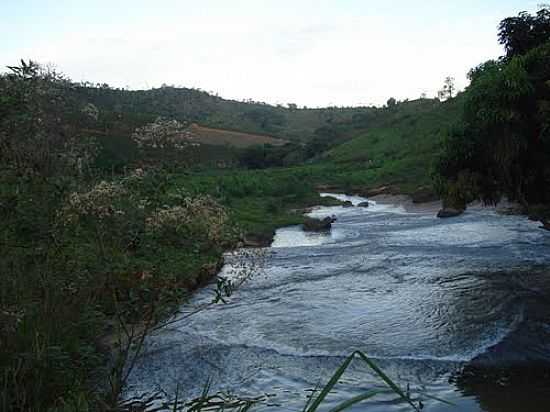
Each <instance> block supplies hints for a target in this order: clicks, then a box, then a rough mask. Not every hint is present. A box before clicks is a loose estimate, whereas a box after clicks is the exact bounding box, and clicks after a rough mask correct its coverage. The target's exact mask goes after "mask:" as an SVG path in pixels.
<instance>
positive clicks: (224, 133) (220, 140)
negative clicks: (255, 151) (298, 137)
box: [187, 123, 288, 148]
mask: <svg viewBox="0 0 550 412" xmlns="http://www.w3.org/2000/svg"><path fill="white" fill-rule="evenodd" d="M187 130H188V132H189V135H190V137H189V140H190V141H193V142H197V143H200V144H209V145H214V146H219V145H222V146H223V145H229V146H234V147H239V148H243V147H249V146H254V145H263V144H270V145H273V146H281V145H284V144H286V143H288V142H287V141H286V140H283V139H277V138H274V137H271V136H266V135H259V134H252V133H245V132H237V131H233V130H224V129H215V128H212V127H204V126H201V125H199V124H197V123H193V124H192V125H191V126H189V128H188V129H187Z"/></svg>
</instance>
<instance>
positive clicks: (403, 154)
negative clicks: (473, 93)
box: [322, 96, 462, 192]
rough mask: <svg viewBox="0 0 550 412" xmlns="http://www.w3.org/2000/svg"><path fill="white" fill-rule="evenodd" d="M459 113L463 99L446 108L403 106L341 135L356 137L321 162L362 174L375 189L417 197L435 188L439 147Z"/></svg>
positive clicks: (426, 102)
mask: <svg viewBox="0 0 550 412" xmlns="http://www.w3.org/2000/svg"><path fill="white" fill-rule="evenodd" d="M461 113H462V96H458V97H457V98H455V99H452V100H449V101H446V102H443V103H441V102H439V101H438V100H431V99H419V100H415V101H410V102H403V103H400V104H398V105H397V106H396V107H395V108H391V109H389V108H388V109H385V110H383V111H381V112H380V113H378V114H377V116H376V117H372V118H371V119H366V120H367V121H366V124H365V126H361V125H357V127H355V128H354V129H353V131H349V130H345V131H344V132H343V134H346V133H347V134H348V135H349V134H352V135H353V136H354V137H353V138H351V139H350V140H348V141H346V142H345V143H342V144H340V145H338V146H336V147H334V148H332V149H330V150H329V151H327V152H326V153H325V154H324V157H323V159H322V162H325V163H329V164H332V165H334V166H338V167H340V168H343V169H354V170H357V171H358V170H362V171H364V174H365V176H366V180H367V181H369V183H370V185H373V186H376V185H392V186H396V187H399V188H400V189H401V190H403V191H407V192H410V191H413V190H414V189H415V188H417V187H419V186H423V185H430V184H431V178H430V172H431V167H432V164H433V161H434V160H435V158H436V156H437V154H438V153H439V150H440V145H441V141H442V139H443V138H444V137H445V136H446V135H447V134H448V132H449V129H450V128H451V127H452V125H453V124H454V123H455V122H456V121H457V119H460V117H461ZM364 120H365V119H363V121H364ZM348 129H349V128H348Z"/></svg>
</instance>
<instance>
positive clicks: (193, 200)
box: [146, 196, 228, 242]
mask: <svg viewBox="0 0 550 412" xmlns="http://www.w3.org/2000/svg"><path fill="white" fill-rule="evenodd" d="M227 220H228V217H227V213H226V211H225V209H224V208H223V207H222V206H220V205H219V203H218V202H216V201H215V200H214V199H213V198H211V197H210V196H197V197H185V198H183V199H181V201H180V204H178V205H176V206H171V207H169V206H165V207H163V208H160V209H157V210H156V211H154V212H153V213H152V214H151V215H150V216H149V217H148V218H147V220H146V228H147V230H148V231H149V232H150V233H153V234H156V235H161V236H167V235H169V233H172V234H173V235H176V236H182V237H187V238H188V240H191V241H196V240H199V239H206V240H208V241H210V242H218V241H221V240H222V238H223V235H224V233H225V228H226V224H227Z"/></svg>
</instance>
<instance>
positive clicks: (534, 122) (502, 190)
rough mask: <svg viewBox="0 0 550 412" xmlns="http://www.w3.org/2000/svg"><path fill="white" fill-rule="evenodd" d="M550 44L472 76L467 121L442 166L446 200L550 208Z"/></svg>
mask: <svg viewBox="0 0 550 412" xmlns="http://www.w3.org/2000/svg"><path fill="white" fill-rule="evenodd" d="M549 60H550V41H549V42H547V43H545V44H543V45H541V46H538V47H535V48H534V49H531V50H529V51H527V52H526V53H525V54H523V55H516V56H514V57H512V58H510V59H500V60H498V61H488V62H486V63H483V64H481V65H479V66H478V67H476V68H474V69H473V70H471V71H470V73H469V77H470V79H471V84H470V86H469V87H468V88H467V90H466V93H465V104H464V108H465V111H464V118H463V121H462V124H461V125H459V127H457V128H456V130H455V131H454V132H453V133H452V134H451V136H450V138H449V139H448V140H447V142H446V147H445V149H444V151H443V155H442V157H441V158H440V159H439V163H438V166H437V168H438V173H439V175H440V176H443V180H444V181H445V183H444V186H445V187H444V190H443V192H444V193H443V194H444V196H445V195H447V196H449V195H450V196H451V197H454V198H455V200H456V199H461V200H462V201H466V200H468V199H469V200H473V199H471V196H465V195H464V193H465V192H469V193H475V194H476V196H479V197H481V198H482V199H483V200H484V201H485V202H487V203H495V202H496V201H498V200H499V199H500V197H501V196H502V195H506V196H507V197H508V198H509V199H511V200H516V201H519V202H521V203H522V204H523V205H524V206H526V207H528V206H529V205H533V204H538V203H541V204H550V88H549V87H548V84H549V82H550V65H548V61H549Z"/></svg>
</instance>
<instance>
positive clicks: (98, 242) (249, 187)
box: [0, 9, 550, 411]
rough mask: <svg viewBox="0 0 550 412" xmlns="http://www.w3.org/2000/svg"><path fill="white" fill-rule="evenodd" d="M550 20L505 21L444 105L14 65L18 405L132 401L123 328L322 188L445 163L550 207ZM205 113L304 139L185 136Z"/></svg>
mask: <svg viewBox="0 0 550 412" xmlns="http://www.w3.org/2000/svg"><path fill="white" fill-rule="evenodd" d="M549 33H550V12H549V11H548V10H547V9H542V10H541V11H539V12H538V13H537V14H536V15H529V14H527V13H522V14H520V15H519V16H517V17H512V18H508V19H505V20H504V21H503V22H502V23H501V25H500V29H499V39H500V42H501V43H502V44H503V46H504V47H505V51H506V55H505V56H503V57H502V58H501V59H499V60H497V61H489V62H486V63H484V64H482V65H480V66H478V67H476V68H474V69H473V70H472V71H471V72H470V79H471V85H470V86H469V87H468V88H467V89H466V91H464V92H463V93H459V94H458V95H457V96H455V93H454V88H453V87H454V86H453V84H452V79H449V81H447V82H446V84H445V87H446V88H445V89H444V91H445V96H444V98H445V101H444V102H441V101H439V100H437V99H426V98H422V99H418V100H414V101H405V102H398V101H396V100H395V99H389V100H388V103H387V105H386V107H383V108H374V107H371V108H365V107H363V108H327V109H298V108H297V107H296V106H295V105H289V106H288V108H285V107H282V106H278V107H274V106H269V105H266V104H262V103H255V102H236V101H230V100H224V99H221V98H219V97H217V96H212V95H210V94H208V93H206V92H203V91H198V90H192V89H185V88H176V87H168V86H167V87H162V88H159V89H154V90H147V91H128V90H115V89H111V88H109V87H108V86H107V85H90V84H75V83H73V82H71V81H70V80H69V79H66V78H64V77H63V76H62V75H60V74H58V73H56V72H55V71H52V70H47V69H44V68H42V67H40V66H39V65H37V64H35V63H32V62H21V64H20V65H19V66H15V67H11V68H9V71H8V72H7V73H4V74H2V75H0V219H1V220H2V225H1V227H0V251H1V255H2V259H1V260H0V272H1V278H0V370H1V371H2V373H1V374H0V409H1V410H6V411H8V410H9V411H12V410H13V411H23V410H33V411H42V410H51V411H54V410H59V411H61V410H63V411H72V410H94V409H104V410H108V409H111V410H112V409H114V408H116V407H117V405H119V403H118V402H119V398H118V397H119V395H120V393H121V391H122V389H123V387H124V370H125V368H126V367H127V365H128V359H129V358H128V353H129V352H128V350H129V348H130V346H128V345H127V344H124V343H123V342H122V340H118V346H117V345H115V346H117V347H118V351H117V350H113V348H112V347H111V348H110V349H109V350H106V346H109V345H106V344H105V339H104V338H105V337H109V336H111V337H112V336H114V335H117V334H118V335H120V334H122V332H124V331H126V333H125V335H126V338H127V340H129V341H131V342H130V343H136V340H135V339H134V340H133V341H132V339H130V338H135V336H136V335H135V333H134V332H132V333H127V330H128V329H131V330H134V329H135V327H136V326H138V328H139V327H143V325H144V324H145V325H151V324H154V323H155V322H157V321H158V320H159V319H163V318H164V317H166V316H167V314H169V313H171V311H172V310H174V308H176V307H177V306H178V305H179V304H180V303H181V302H182V301H183V300H184V299H185V298H186V296H188V294H189V293H190V292H191V291H192V290H193V289H194V288H196V287H197V286H199V285H201V284H204V282H206V281H208V280H209V279H210V278H211V277H212V276H213V275H214V274H215V273H216V271H217V269H218V268H219V264H220V257H221V254H222V252H223V251H225V250H228V249H230V248H232V247H236V246H237V245H240V244H242V242H245V243H246V239H247V237H251V236H256V237H259V238H261V239H263V240H264V241H265V240H266V239H267V240H269V239H270V238H271V236H272V233H273V230H274V229H275V228H276V227H278V226H283V225H289V224H298V223H303V216H302V213H301V210H302V209H303V208H304V207H307V206H312V205H315V204H321V203H322V202H328V201H329V200H327V199H324V200H322V199H321V198H320V197H319V195H318V193H317V190H316V188H317V187H319V186H325V187H332V188H337V189H339V190H343V191H353V192H358V191H359V192H360V191H364V190H367V189H372V188H376V187H379V186H385V187H387V188H389V190H390V191H393V192H399V193H414V192H415V191H417V190H419V189H421V190H423V191H424V192H423V193H425V192H426V191H428V192H429V191H430V190H431V189H430V188H431V186H432V177H433V181H435V188H436V189H437V190H438V192H439V193H440V194H441V196H443V197H444V199H445V201H446V203H447V204H448V205H450V206H453V207H457V208H464V207H465V205H466V204H467V203H468V202H469V201H471V200H474V199H477V198H481V199H483V200H484V201H486V202H488V203H495V202H496V201H497V200H499V199H500V198H501V197H502V196H506V197H508V198H509V199H511V200H517V201H518V202H521V203H522V204H523V205H524V206H525V207H526V208H528V209H530V210H531V211H534V210H536V211H537V213H538V214H539V215H538V217H539V218H540V219H542V220H544V219H547V216H546V215H545V214H546V212H545V210H547V209H546V207H547V205H548V204H549V203H550V135H549V133H550V132H549V130H550V124H549V119H550V86H549V84H550V43H549ZM193 122H198V123H199V124H201V125H203V126H209V127H217V128H221V129H227V130H238V131H245V132H250V133H257V134H261V135H270V136H275V137H279V138H284V139H286V140H288V141H289V142H288V143H287V144H285V145H261V146H251V147H248V148H245V149H240V148H236V147H232V146H230V145H209V144H198V145H193V144H188V142H185V141H182V140H179V137H178V136H180V135H181V133H183V132H184V131H185V130H186V129H185V128H186V127H187V125H189V124H191V123H193ZM442 140H443V142H444V144H443V145H441V144H440V142H441V141H442ZM428 197H429V196H428ZM222 286H223V285H222ZM137 343H138V344H139V339H138V342H137ZM113 353H115V355H113ZM113 356H114V358H113ZM358 356H359V357H361V358H363V357H364V356H362V355H361V354H359V355H358ZM363 360H364V361H365V362H366V363H368V364H369V366H370V367H372V366H371V364H370V363H369V361H368V360H366V359H363ZM349 361H351V358H350V359H348V360H347V361H346V362H347V364H349ZM347 364H346V365H345V366H343V368H341V369H340V370H339V371H337V374H336V375H335V376H337V375H338V374H339V375H338V376H337V377H336V379H338V377H339V376H340V375H341V374H342V373H343V372H344V371H345V368H346V367H347ZM105 376H110V379H109V383H108V384H104V382H105ZM381 376H382V377H383V376H384V375H381ZM383 380H384V381H386V379H385V378H383ZM390 382H391V381H390ZM335 383H336V381H334V382H332V384H330V382H329V385H328V386H327V388H332V386H334V384H335ZM386 383H388V382H387V381H386ZM331 385H332V386H331ZM388 385H389V386H390V388H392V389H394V388H393V387H392V385H391V384H389V383H388ZM329 390H330V389H329ZM397 393H398V394H399V392H397ZM327 394H328V392H325V391H322V392H321V395H320V396H319V397H318V398H317V400H315V402H317V401H318V403H320V402H321V401H322V399H323V398H324V397H325V396H326V395H327ZM400 396H401V394H400ZM364 399H367V397H365V398H363V399H358V400H357V401H359V400H364ZM404 399H406V400H407V401H409V400H410V399H408V395H407V396H406V397H405V398H404ZM318 403H317V404H315V405H314V406H310V410H315V409H316V408H317V407H318V406H319V405H318ZM413 407H415V405H413Z"/></svg>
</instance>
